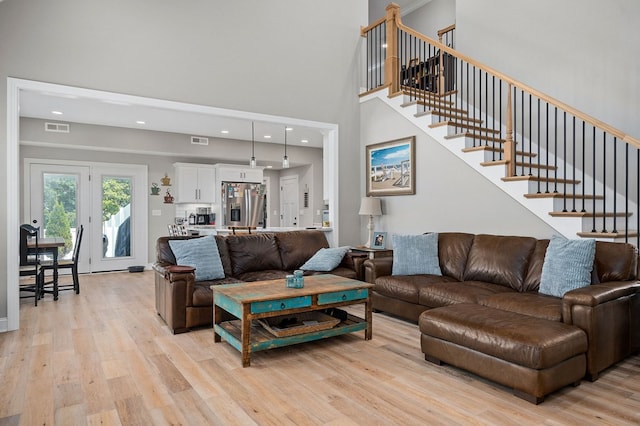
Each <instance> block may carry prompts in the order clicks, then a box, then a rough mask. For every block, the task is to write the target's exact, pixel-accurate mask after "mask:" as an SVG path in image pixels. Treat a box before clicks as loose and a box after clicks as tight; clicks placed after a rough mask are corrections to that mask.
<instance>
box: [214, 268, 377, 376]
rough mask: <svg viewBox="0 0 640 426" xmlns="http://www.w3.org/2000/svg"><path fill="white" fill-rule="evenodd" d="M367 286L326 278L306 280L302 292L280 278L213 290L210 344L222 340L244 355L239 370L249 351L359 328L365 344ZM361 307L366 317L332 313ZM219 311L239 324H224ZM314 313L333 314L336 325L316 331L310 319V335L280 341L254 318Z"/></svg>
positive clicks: (368, 312)
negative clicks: (232, 317)
mask: <svg viewBox="0 0 640 426" xmlns="http://www.w3.org/2000/svg"><path fill="white" fill-rule="evenodd" d="M371 287H373V284H369V283H365V282H362V281H357V280H352V279H350V278H343V277H339V276H336V275H330V274H323V275H312V276H307V277H304V287H303V288H287V287H285V280H284V279H280V280H269V281H256V282H249V283H239V284H225V285H214V286H211V290H213V300H214V304H213V322H214V326H213V331H214V341H215V342H220V341H222V339H223V338H224V340H226V341H227V342H228V343H229V344H230V345H231V346H233V347H234V348H235V349H237V350H238V351H240V352H241V353H242V366H243V367H248V366H249V365H250V364H251V353H252V352H257V351H262V350H266V349H271V348H277V347H281V346H288V345H293V344H296V343H303V342H309V341H312V340H318V339H324V338H327V337H332V336H337V335H340V334H346V333H353V332H355V331H360V330H364V331H365V333H364V338H365V340H370V339H371V336H372V327H371V322H372V321H371V319H372V315H371V309H372V308H371V292H370V288H371ZM359 303H364V305H365V318H359V317H357V316H355V315H351V314H347V313H345V312H344V311H341V310H339V309H331V308H338V307H340V306H348V305H355V304H359ZM222 310H224V311H227V312H229V313H230V314H231V315H233V316H234V317H236V318H237V320H231V321H223V320H222V318H223V315H222ZM318 311H322V314H324V315H327V314H328V315H331V314H332V313H333V315H334V316H335V317H336V318H339V319H340V322H339V323H338V324H337V325H334V326H332V327H331V328H327V329H322V330H315V329H316V328H318V327H317V326H314V325H313V324H316V323H315V322H314V321H311V322H310V324H311V325H309V326H308V328H307V330H311V331H305V327H301V329H302V332H300V333H298V334H293V335H286V336H281V337H279V336H278V335H276V334H273V332H270V331H269V330H267V329H266V328H265V327H262V326H260V325H259V324H258V320H260V322H261V323H263V324H265V323H268V322H269V319H273V318H274V317H279V318H282V317H283V316H291V317H292V318H294V317H295V315H296V314H299V315H300V316H306V317H308V316H309V313H313V312H318ZM334 312H335V313H334ZM254 320H256V321H254ZM252 325H253V327H252ZM314 330H315V331H314Z"/></svg>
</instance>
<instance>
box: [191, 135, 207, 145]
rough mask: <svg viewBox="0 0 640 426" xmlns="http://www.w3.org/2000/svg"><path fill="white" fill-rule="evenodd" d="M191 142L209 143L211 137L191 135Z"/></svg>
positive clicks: (197, 143) (196, 143)
mask: <svg viewBox="0 0 640 426" xmlns="http://www.w3.org/2000/svg"><path fill="white" fill-rule="evenodd" d="M191 143H192V144H193V145H209V138H203V137H201V136H191Z"/></svg>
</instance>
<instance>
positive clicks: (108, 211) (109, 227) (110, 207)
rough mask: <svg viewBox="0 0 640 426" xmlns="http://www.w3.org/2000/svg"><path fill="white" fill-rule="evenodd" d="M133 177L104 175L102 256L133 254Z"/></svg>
mask: <svg viewBox="0 0 640 426" xmlns="http://www.w3.org/2000/svg"><path fill="white" fill-rule="evenodd" d="M131 184H132V182H131V178H130V177H122V176H103V177H102V257H105V258H111V257H126V256H130V255H131V239H130V235H131V233H130V227H131Z"/></svg>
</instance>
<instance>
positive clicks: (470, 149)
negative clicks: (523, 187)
mask: <svg viewBox="0 0 640 426" xmlns="http://www.w3.org/2000/svg"><path fill="white" fill-rule="evenodd" d="M456 136H457V135H456ZM445 138H446V139H452V138H450V137H446V136H445ZM475 151H492V152H501V153H504V149H502V148H497V147H493V146H487V145H481V146H471V147H468V148H462V152H475ZM516 155H520V156H523V157H536V156H537V155H538V154H536V153H533V152H523V151H516Z"/></svg>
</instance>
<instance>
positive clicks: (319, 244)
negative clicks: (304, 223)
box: [275, 230, 329, 271]
mask: <svg viewBox="0 0 640 426" xmlns="http://www.w3.org/2000/svg"><path fill="white" fill-rule="evenodd" d="M275 237H276V241H277V242H278V248H279V249H280V258H281V259H282V269H284V270H285V271H293V270H294V269H300V266H302V265H303V264H304V263H305V262H306V261H307V260H309V259H310V258H311V256H313V255H314V254H316V252H317V251H318V250H320V249H321V248H328V247H329V243H328V242H327V237H326V236H325V233H324V232H322V231H318V230H308V231H289V232H278V233H276V234H275Z"/></svg>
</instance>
